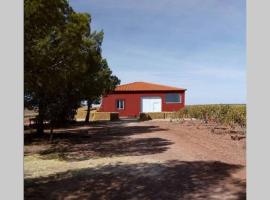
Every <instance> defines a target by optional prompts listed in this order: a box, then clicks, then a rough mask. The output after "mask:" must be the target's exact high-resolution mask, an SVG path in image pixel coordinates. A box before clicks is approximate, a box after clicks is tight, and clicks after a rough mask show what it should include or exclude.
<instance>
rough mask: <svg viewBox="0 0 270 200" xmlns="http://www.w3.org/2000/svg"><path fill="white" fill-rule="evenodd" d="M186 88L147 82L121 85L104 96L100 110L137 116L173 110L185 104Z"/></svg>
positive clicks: (122, 115)
mask: <svg viewBox="0 0 270 200" xmlns="http://www.w3.org/2000/svg"><path fill="white" fill-rule="evenodd" d="M185 91H186V89H183V88H177V87H171V86H165V85H159V84H154V83H146V82H134V83H129V84H124V85H119V86H118V87H116V89H115V90H114V91H113V92H112V93H111V94H109V95H107V96H104V97H103V98H102V102H101V106H100V109H99V111H101V112H119V116H121V117H137V116H139V114H140V112H171V111H177V110H179V109H180V108H183V107H184V106H185Z"/></svg>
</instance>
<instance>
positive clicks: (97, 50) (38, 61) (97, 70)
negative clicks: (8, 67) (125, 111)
mask: <svg viewBox="0 0 270 200" xmlns="http://www.w3.org/2000/svg"><path fill="white" fill-rule="evenodd" d="M90 22H91V16H90V15H89V14H87V13H78V12H75V11H74V10H73V9H72V8H71V6H70V5H69V4H68V1H67V0H25V1H24V102H25V108H28V109H35V110H37V111H38V116H37V132H38V133H43V131H44V121H48V122H49V123H50V124H51V126H52V128H53V126H54V125H56V124H61V123H65V122H68V121H70V120H73V119H74V116H75V114H76V110H77V109H78V107H79V106H80V103H81V101H83V100H85V101H87V102H88V112H87V116H86V121H88V120H89V113H90V105H91V104H92V102H93V101H95V100H96V99H98V98H99V97H100V96H101V95H105V94H107V93H108V92H110V91H112V90H113V89H114V88H115V87H116V86H117V85H118V84H120V80H119V79H118V78H117V77H116V76H114V75H113V74H112V71H111V69H110V67H109V66H108V63H107V61H106V59H104V58H103V57H102V54H101V44H102V41H103V36H104V33H103V31H101V32H96V31H92V30H91V27H90Z"/></svg>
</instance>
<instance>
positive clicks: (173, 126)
mask: <svg viewBox="0 0 270 200" xmlns="http://www.w3.org/2000/svg"><path fill="white" fill-rule="evenodd" d="M212 128H213V127H212V126H211V125H209V124H208V125H207V124H203V123H201V122H199V121H189V122H177V121H173V122H170V121H158V120H156V121H155V120H153V121H145V122H137V121H120V122H111V123H100V124H99V123H97V124H88V125H80V126H74V127H71V128H64V129H58V130H56V134H55V136H54V141H53V143H52V144H51V143H49V142H48V141H49V134H45V135H44V136H43V137H36V136H35V134H30V133H29V134H25V199H117V200H119V199H245V196H246V195H245V194H246V193H245V182H246V181H245V180H246V175H245V165H246V159H245V138H242V139H240V140H233V139H232V138H231V134H230V133H229V131H228V130H227V128H226V129H224V130H225V132H224V133H222V134H216V133H213V131H211V130H212Z"/></svg>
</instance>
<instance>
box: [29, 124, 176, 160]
mask: <svg viewBox="0 0 270 200" xmlns="http://www.w3.org/2000/svg"><path fill="white" fill-rule="evenodd" d="M165 130H167V129H161V128H159V127H157V126H128V127H126V126H119V125H115V124H114V125H110V126H109V127H104V126H101V127H91V128H89V127H88V128H87V127H86V128H84V129H73V130H68V129H63V130H62V131H58V132H57V133H55V134H54V139H53V144H49V143H48V141H49V134H44V135H43V137H40V136H36V134H25V145H26V148H25V155H30V154H31V153H33V152H32V151H31V148H32V147H31V145H33V144H35V145H36V146H38V145H41V144H47V146H48V147H47V148H45V149H40V150H38V151H35V152H34V153H38V154H40V155H41V158H43V159H55V158H58V159H61V160H66V161H81V160H88V159H90V158H93V157H112V156H139V155H147V154H157V153H162V152H164V151H166V150H167V149H168V147H169V145H171V144H173V143H172V142H170V141H169V140H166V139H162V138H157V137H151V138H132V137H130V136H133V135H138V134H143V133H151V132H153V131H155V132H156V131H165ZM27 145H28V146H29V148H28V147H27Z"/></svg>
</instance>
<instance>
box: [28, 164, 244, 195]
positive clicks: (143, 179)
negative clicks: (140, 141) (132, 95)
mask: <svg viewBox="0 0 270 200" xmlns="http://www.w3.org/2000/svg"><path fill="white" fill-rule="evenodd" d="M241 168H242V166H240V165H232V164H226V163H222V162H213V161H194V162H181V161H168V162H166V163H162V164H157V163H141V164H125V165H124V164H116V165H107V166H104V167H100V168H86V169H80V170H72V171H67V172H64V173H58V174H56V175H52V176H49V177H46V178H34V179H26V180H25V199H35V200H38V199H93V200H97V199H112V200H122V199H125V200H126V199H140V200H150V199H154V200H158V199H162V200H176V199H184V200H185V199H199V200H200V199H239V200H240V199H245V198H246V192H245V182H244V181H241V180H238V179H236V178H233V177H232V176H231V174H232V173H233V172H236V171H237V170H240V169H241Z"/></svg>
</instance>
